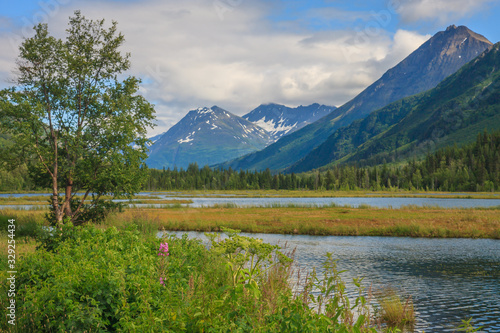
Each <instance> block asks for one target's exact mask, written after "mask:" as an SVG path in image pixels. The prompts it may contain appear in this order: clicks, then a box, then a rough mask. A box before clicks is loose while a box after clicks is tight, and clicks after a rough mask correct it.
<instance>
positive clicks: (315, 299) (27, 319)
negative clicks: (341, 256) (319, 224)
mask: <svg viewBox="0 0 500 333" xmlns="http://www.w3.org/2000/svg"><path fill="white" fill-rule="evenodd" d="M53 233H54V235H53V237H52V242H51V246H50V247H48V246H45V248H39V249H37V251H36V252H35V253H32V254H28V255H26V256H25V257H24V258H22V259H21V260H19V261H18V264H17V265H18V267H17V268H18V269H17V270H18V272H19V273H18V275H17V276H16V287H17V296H16V308H17V313H16V314H17V316H16V326H15V327H9V326H8V324H7V321H5V320H3V321H1V322H0V329H1V330H2V331H4V330H5V331H7V330H8V331H14V332H16V331H17V332H63V331H68V332H76V331H78V332H85V331H87V332H95V331H97V332H115V331H119V332H123V331H127V332H248V331H255V332H277V331H282V332H376V331H375V330H374V329H372V328H369V325H370V322H369V320H368V318H369V308H368V307H367V306H366V303H365V302H364V298H362V297H361V296H360V297H359V298H358V299H357V300H356V305H357V307H356V308H352V309H351V307H350V306H349V300H348V299H347V297H346V296H345V295H344V294H345V293H344V283H343V282H342V281H341V280H340V278H339V272H338V271H337V270H336V267H335V265H334V261H333V259H332V258H331V257H329V259H328V262H327V264H325V266H324V268H323V269H324V274H325V278H324V280H322V279H318V278H316V276H315V275H314V278H313V279H311V280H310V281H309V282H307V281H306V282H305V283H306V288H305V290H304V292H302V293H298V294H294V293H293V292H292V288H291V286H290V284H289V283H288V279H289V277H290V260H289V259H286V257H285V256H284V255H283V254H281V253H280V252H279V250H278V249H277V247H275V246H271V245H268V244H265V243H262V242H260V241H258V240H254V239H250V238H247V237H242V236H238V235H237V234H236V233H235V232H234V231H228V233H229V234H228V236H229V238H227V239H226V241H220V240H219V239H218V237H217V236H216V235H214V236H213V237H212V247H211V248H207V247H206V246H205V245H203V244H202V243H201V242H200V241H197V240H188V239H187V236H185V237H182V238H177V237H164V238H163V239H158V238H154V237H149V238H146V237H144V236H141V235H140V233H139V232H138V231H137V230H136V228H134V227H133V226H131V227H129V228H127V229H126V230H122V231H118V230H117V229H116V228H109V229H107V230H101V229H97V228H95V227H94V226H85V227H74V226H72V225H71V224H70V223H68V224H65V225H63V226H62V230H54V231H53ZM160 243H162V244H163V245H165V243H167V244H168V250H167V251H165V249H164V248H163V250H162V247H160ZM45 244H47V243H45ZM46 248H48V249H49V250H47V249H46ZM165 253H168V255H161V254H165ZM252 259H254V260H253V261H250V262H249V261H246V260H252ZM247 264H248V265H249V266H247ZM330 277H332V279H330ZM160 278H161V280H160ZM356 283H357V282H356ZM5 288H6V284H1V285H0V292H2V293H4V294H5V292H6V290H5ZM359 288H361V287H359ZM312 290H318V292H317V293H315V294H314V296H313V295H312V294H311V291H312ZM6 301H7V299H6V298H5V297H2V298H0V306H1V307H2V308H5V307H6V303H5V302H6ZM317 307H323V308H324V309H325V311H324V312H323V313H321V314H319V313H318V312H317V311H316V308H317ZM357 311H359V313H361V314H362V318H361V319H359V320H357V322H354V321H353V320H352V315H353V313H354V312H357Z"/></svg>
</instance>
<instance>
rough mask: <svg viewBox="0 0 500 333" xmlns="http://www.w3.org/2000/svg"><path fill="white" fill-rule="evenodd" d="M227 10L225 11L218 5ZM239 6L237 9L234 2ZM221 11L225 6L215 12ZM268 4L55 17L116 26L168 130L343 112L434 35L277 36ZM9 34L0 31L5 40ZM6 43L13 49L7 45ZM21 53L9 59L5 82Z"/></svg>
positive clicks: (103, 10) (84, 6)
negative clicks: (207, 118)
mask: <svg viewBox="0 0 500 333" xmlns="http://www.w3.org/2000/svg"><path fill="white" fill-rule="evenodd" d="M221 3H222V4H224V3H225V4H226V5H225V6H226V7H220V4H221ZM230 3H231V4H233V6H232V7H230V6H229V5H227V4H230ZM218 5H219V7H217V6H218ZM266 6H267V5H266V3H264V2H256V1H253V2H251V1H226V2H222V1H219V0H215V1H206V0H186V1H176V0H175V1H174V0H170V1H165V0H148V1H141V2H140V3H138V2H124V3H117V2H109V3H103V2H102V1H76V0H75V1H73V2H70V5H68V6H65V7H62V8H60V10H59V11H58V12H57V14H54V15H52V17H51V18H50V20H49V28H51V29H57V32H56V33H57V34H61V33H62V32H63V31H64V29H65V28H66V26H67V20H68V17H69V16H70V15H72V12H73V10H75V9H81V11H82V13H83V14H84V15H85V16H86V17H88V18H93V19H98V18H105V19H106V20H107V21H111V20H116V21H118V29H119V30H120V31H121V32H122V33H123V34H124V35H125V39H126V42H125V44H124V47H123V49H124V51H130V52H131V53H132V58H131V61H132V68H131V74H132V75H136V76H138V77H141V78H143V80H144V83H143V87H142V89H141V92H142V93H143V94H144V95H145V96H146V98H147V99H148V100H150V101H152V102H154V103H155V104H156V110H157V116H158V118H159V123H160V124H161V126H159V127H158V128H157V129H156V130H155V132H162V131H164V130H166V128H168V127H170V126H172V125H173V124H175V123H176V122H177V121H178V120H180V119H181V118H182V117H183V116H184V115H185V114H186V112H187V111H189V110H191V109H194V108H197V107H201V106H212V105H218V106H220V107H222V108H225V109H227V110H229V111H231V112H234V113H236V114H239V115H242V114H244V113H246V112H248V111H250V110H251V109H252V108H254V107H256V106H258V105H259V104H260V103H265V102H276V103H283V104H287V105H299V104H309V103H313V102H318V103H324V104H329V105H337V106H339V105H341V104H343V103H345V102H347V101H348V100H349V99H351V98H353V97H354V96H355V95H356V94H357V93H359V92H360V91H361V90H363V89H364V88H365V87H366V86H368V85H369V84H371V83H372V82H374V81H375V80H376V79H378V78H379V77H380V76H381V75H382V74H383V73H384V72H385V71H386V70H387V69H388V68H390V67H393V66H394V65H396V64H397V63H398V62H399V61H401V60H402V59H403V58H404V57H406V56H407V55H408V54H410V53H411V52H412V51H413V50H415V49H416V48H417V47H418V46H419V45H420V44H422V43H423V42H424V41H425V40H426V39H427V38H429V36H422V35H420V34H418V33H415V32H411V31H404V30H399V31H398V32H397V33H396V34H395V35H394V36H391V35H389V34H388V33H387V32H386V31H385V30H384V29H383V27H380V29H378V30H375V31H374V30H373V29H372V30H369V31H368V30H367V31H348V30H345V31H321V32H318V31H316V32H314V31H304V30H303V29H302V30H300V31H299V32H298V31H295V30H293V29H292V30H285V29H281V30H280V29H276V28H275V27H273V25H272V24H271V23H270V22H269V21H267V20H266V16H267V15H268V8H267V7H266ZM6 38H7V36H6V35H5V34H2V33H1V32H0V42H2V43H5V42H6ZM4 45H5V44H4ZM16 52H17V51H13V52H10V51H9V52H2V54H1V55H0V73H1V74H0V75H2V77H3V76H4V72H5V71H6V68H7V67H9V64H10V68H12V67H13V64H14V63H13V61H14V58H15V54H16Z"/></svg>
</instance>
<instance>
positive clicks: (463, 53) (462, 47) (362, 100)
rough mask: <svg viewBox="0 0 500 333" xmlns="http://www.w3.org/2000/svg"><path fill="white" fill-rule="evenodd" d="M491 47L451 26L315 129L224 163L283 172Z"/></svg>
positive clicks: (308, 126) (466, 31) (427, 87)
mask: <svg viewBox="0 0 500 333" xmlns="http://www.w3.org/2000/svg"><path fill="white" fill-rule="evenodd" d="M491 45H492V43H491V42H489V41H488V40H487V39H486V38H485V37H484V36H482V35H479V34H477V33H475V32H472V31H471V30H470V29H468V28H467V27H465V26H459V27H456V26H450V27H448V29H446V31H440V32H438V33H436V34H435V35H434V36H433V37H431V38H430V39H429V40H428V41H426V42H425V43H423V44H422V45H421V46H420V47H419V48H418V49H417V50H415V51H414V52H412V53H411V54H410V55H409V56H408V57H406V58H405V59H404V60H403V61H401V62H400V63H399V64H397V65H396V66H394V67H393V68H391V69H389V70H388V71H387V72H386V73H384V75H383V76H382V77H381V78H380V79H378V80H377V81H375V82H374V83H373V84H371V85H370V86H368V87H367V88H366V89H365V90H363V91H362V92H361V93H360V94H358V95H357V96H356V97H355V98H353V99H352V100H350V101H349V102H347V103H346V104H344V105H342V106H341V107H339V108H338V109H336V110H335V111H333V112H331V113H330V114H328V115H327V116H325V117H323V118H321V119H320V120H318V121H316V122H315V123H313V124H310V125H307V126H305V127H304V128H302V129H300V130H298V131H296V132H294V133H291V134H289V135H287V136H285V137H283V138H281V139H280V140H278V141H277V142H275V143H274V144H271V145H269V146H268V147H266V148H265V149H263V150H262V151H259V152H255V153H251V154H249V155H246V156H243V157H241V158H238V159H235V160H232V161H227V162H225V163H222V164H221V165H220V166H221V167H226V168H227V167H232V168H233V169H257V170H263V169H266V168H270V169H273V170H283V169H285V168H287V167H290V166H291V165H292V164H294V163H296V162H297V161H298V160H300V159H301V158H303V157H305V156H306V155H307V154H308V153H309V152H311V151H312V150H313V149H314V148H316V147H318V146H319V145H321V144H322V143H323V142H324V141H325V140H327V138H328V137H329V136H330V135H331V134H332V133H333V132H334V131H335V130H337V129H339V128H340V127H343V126H347V125H349V124H350V123H352V122H353V121H354V120H356V119H361V118H363V117H365V116H367V115H368V114H369V113H370V112H372V111H375V110H377V109H379V108H382V107H384V106H386V105H388V104H390V103H392V102H395V101H397V100H399V99H401V98H404V97H408V96H411V95H415V94H418V93H421V92H423V91H426V90H429V89H431V88H434V87H435V86H436V85H437V84H438V83H439V82H441V81H442V80H443V79H445V78H446V77H447V76H449V75H451V74H453V73H455V72H456V71H457V70H458V69H459V68H460V67H462V66H463V65H465V64H466V63H467V62H469V61H470V60H472V59H473V58H475V57H476V56H478V55H479V54H480V53H482V52H483V51H484V50H486V49H487V48H488V47H490V46H491Z"/></svg>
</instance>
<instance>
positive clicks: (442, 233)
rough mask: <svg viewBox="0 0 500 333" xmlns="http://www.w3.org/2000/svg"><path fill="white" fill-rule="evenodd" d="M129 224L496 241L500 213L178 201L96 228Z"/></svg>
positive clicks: (116, 216)
mask: <svg viewBox="0 0 500 333" xmlns="http://www.w3.org/2000/svg"><path fill="white" fill-rule="evenodd" d="M45 212H46V210H44V209H38V210H14V209H4V210H3V211H2V214H4V215H6V216H12V217H14V218H27V217H29V219H32V220H34V221H37V223H39V224H42V223H43V217H44V214H45ZM131 223H134V224H136V225H138V226H139V227H140V228H143V229H145V230H150V231H151V232H153V231H158V230H172V231H209V232H211V231H220V230H221V228H222V227H227V228H232V229H238V230H241V231H243V232H249V233H274V234H301V235H322V236H327V235H337V236H397V237H433V238H450V237H454V238H493V239H500V209H499V208H496V207H495V208H476V209H470V208H468V209H442V208H433V207H417V206H409V207H402V208H399V209H386V208H373V207H368V206H360V207H358V208H352V207H337V206H335V205H331V206H326V207H307V206H297V205H283V206H281V205H270V206H267V207H236V206H234V205H232V204H227V205H215V206H211V207H202V208H191V207H184V206H181V205H180V204H179V203H176V204H173V205H165V206H164V208H142V207H141V208H127V209H124V210H123V212H116V213H112V214H110V215H109V216H108V217H107V219H106V220H105V221H104V223H103V224H102V225H101V227H108V226H116V227H120V226H124V225H128V224H131Z"/></svg>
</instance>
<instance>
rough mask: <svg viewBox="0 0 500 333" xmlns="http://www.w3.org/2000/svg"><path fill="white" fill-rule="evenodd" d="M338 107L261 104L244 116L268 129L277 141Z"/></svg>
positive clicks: (314, 104) (317, 104) (315, 104)
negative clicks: (293, 106)
mask: <svg viewBox="0 0 500 333" xmlns="http://www.w3.org/2000/svg"><path fill="white" fill-rule="evenodd" d="M335 109H336V107H334V106H327V105H320V104H319V103H313V104H311V105H307V106H303V105H300V106H298V107H295V108H292V107H288V106H285V105H281V104H276V103H267V104H261V105H259V106H258V107H257V108H255V109H253V110H252V111H250V112H249V113H247V114H245V115H244V116H242V118H244V119H247V120H248V121H251V122H252V123H254V124H256V125H258V126H260V127H262V128H263V129H265V130H266V131H268V132H269V133H270V134H271V136H272V138H273V140H274V141H277V140H278V139H280V138H282V137H283V136H285V135H288V134H290V133H293V132H295V131H297V130H299V129H301V128H302V127H304V126H306V125H308V124H311V123H313V122H315V121H316V120H318V119H320V118H322V117H324V116H326V115H328V114H329V113H330V112H332V111H334V110H335Z"/></svg>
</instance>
